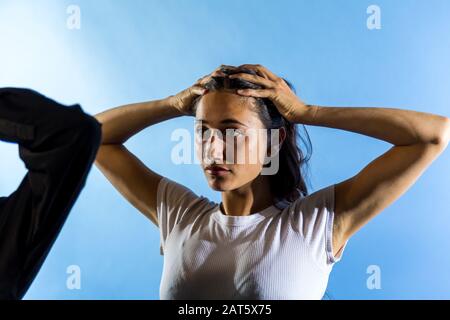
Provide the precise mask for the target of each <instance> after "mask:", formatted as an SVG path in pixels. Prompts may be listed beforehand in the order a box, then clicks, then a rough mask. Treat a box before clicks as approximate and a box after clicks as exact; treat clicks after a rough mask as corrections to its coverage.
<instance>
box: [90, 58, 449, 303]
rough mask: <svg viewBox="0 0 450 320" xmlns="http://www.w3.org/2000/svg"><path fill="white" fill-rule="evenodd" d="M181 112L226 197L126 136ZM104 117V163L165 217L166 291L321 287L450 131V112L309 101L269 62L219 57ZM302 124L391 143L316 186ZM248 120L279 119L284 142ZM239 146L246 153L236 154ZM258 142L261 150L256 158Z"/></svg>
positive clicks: (254, 295) (275, 294)
mask: <svg viewBox="0 0 450 320" xmlns="http://www.w3.org/2000/svg"><path fill="white" fill-rule="evenodd" d="M238 89H239V90H238ZM182 115H191V116H195V118H196V123H197V124H196V134H197V135H196V144H197V146H198V148H197V150H200V151H199V152H197V156H198V157H199V159H201V166H202V169H203V170H204V173H205V176H206V179H207V181H208V184H209V186H210V187H211V188H212V189H214V190H216V191H219V192H221V198H222V201H221V202H220V204H218V203H215V202H213V201H210V200H209V199H207V198H206V197H204V196H199V195H197V194H195V193H194V192H193V191H191V190H190V189H189V188H187V187H185V186H183V185H181V184H179V183H177V182H175V181H173V180H171V179H169V178H167V177H162V176H161V175H159V174H158V173H156V172H154V171H152V170H150V169H149V168H147V167H146V166H145V165H144V164H143V163H142V162H141V161H139V160H138V159H137V158H136V157H135V156H133V154H132V153H130V152H129V151H128V150H127V149H126V148H125V147H124V145H123V143H124V142H125V141H126V140H127V139H128V138H130V137H131V136H133V135H134V134H136V133H138V132H139V131H141V130H142V129H144V128H146V127H148V126H150V125H153V124H155V123H158V122H161V121H165V120H168V119H171V118H175V117H179V116H182ZM96 118H97V119H98V120H99V121H100V122H101V123H102V124H103V126H102V133H103V141H102V145H101V147H100V150H99V152H98V154H97V159H96V165H97V166H98V167H99V168H100V170H101V171H102V172H103V173H104V174H105V176H106V177H107V178H108V179H109V181H110V182H111V183H112V184H113V185H114V186H115V187H116V188H117V189H118V190H119V191H120V192H121V193H122V195H123V196H124V197H125V198H126V199H128V200H129V201H130V202H131V203H132V204H133V205H134V206H135V207H136V208H137V209H138V210H140V211H141V212H142V213H143V214H144V215H146V216H147V217H148V218H149V219H150V220H151V221H153V222H154V223H155V224H156V225H157V226H158V227H159V230H160V236H161V254H164V269H163V274H162V281H161V286H160V296H161V299H321V298H322V297H323V294H324V292H325V289H326V286H327V282H328V277H329V274H330V272H331V269H332V267H333V265H334V264H335V263H336V262H337V261H339V260H340V259H341V257H342V253H343V250H344V248H345V246H346V243H347V241H348V240H349V238H350V237H351V236H352V235H353V234H354V233H355V232H356V231H357V230H358V229H360V228H361V227H362V226H363V225H365V224H366V223H367V222H368V221H369V220H370V219H372V218H373V217H374V216H375V215H377V214H378V213H380V212H381V211H382V210H383V209H385V208H386V207H387V206H389V205H390V204H392V203H393V202H394V201H395V200H396V199H398V198H399V197H400V196H401V195H402V194H403V193H405V192H406V191H407V190H408V188H409V187H411V185H412V184H413V183H414V182H415V181H416V180H417V179H418V177H419V176H420V175H421V174H422V173H423V172H424V170H425V169H426V168H427V167H428V166H429V165H430V164H431V163H432V161H433V160H434V159H436V158H437V157H438V156H439V154H441V153H442V152H443V150H444V149H445V148H446V146H447V144H448V141H449V137H450V120H449V119H448V118H446V117H443V116H439V115H433V114H427V113H421V112H415V111H408V110H399V109H388V108H357V107H348V108H347V107H324V106H317V105H307V104H305V103H304V102H302V101H301V100H300V99H299V98H298V97H297V96H296V94H295V93H294V91H293V88H292V87H291V86H290V85H289V83H288V82H287V81H286V80H284V79H283V78H280V77H278V76H276V75H275V74H273V73H272V72H271V71H269V70H268V69H267V68H265V67H263V66H261V65H242V66H239V67H232V66H221V67H220V68H218V69H216V70H215V71H214V72H213V73H212V74H210V75H208V76H205V77H203V78H201V79H199V80H198V81H197V82H196V83H195V84H194V85H193V86H191V87H189V88H188V89H186V90H184V91H182V92H180V93H178V94H177V95H173V96H170V97H168V98H165V99H161V100H157V101H151V102H144V103H136V104H130V105H126V106H122V107H118V108H115V109H111V110H108V111H105V112H103V113H101V114H99V115H97V116H96ZM296 124H306V125H314V126H324V127H329V128H338V129H343V130H348V131H352V132H356V133H360V134H364V135H367V136H371V137H375V138H378V139H382V140H384V141H387V142H390V143H392V144H393V145H394V146H393V147H392V148H391V149H390V150H388V151H387V152H386V153H385V154H383V155H381V156H380V157H378V158H377V159H375V160H374V161H372V162H371V163H369V164H368V165H367V166H366V167H365V168H364V169H363V170H361V171H360V172H359V173H358V174H356V175H355V176H354V177H351V178H349V179H347V180H345V181H342V182H339V183H336V184H332V185H330V186H327V187H326V188H323V189H321V190H318V191H316V192H314V193H313V194H310V195H308V192H307V188H306V186H305V183H304V179H303V176H302V173H301V170H300V169H301V168H300V166H302V165H303V164H305V162H306V160H307V159H306V157H304V156H303V154H302V152H301V150H299V148H297V145H296V134H297V131H296V130H297V129H296ZM227 129H228V130H227ZM230 129H231V130H230ZM251 129H267V130H268V129H275V130H276V129H278V131H276V132H278V133H279V134H278V139H277V140H276V142H278V143H279V146H281V147H280V148H278V149H276V148H274V149H272V146H270V148H269V144H268V143H267V141H271V139H269V136H270V137H272V135H271V132H272V131H269V130H268V131H267V135H266V137H267V138H268V139H266V140H264V139H250V138H249V137H251V135H250V134H247V133H248V132H249V131H250V130H251ZM220 133H222V134H220ZM225 136H226V139H225V138H224V137H225ZM275 136H276V135H275ZM239 139H240V140H239ZM230 141H231V143H230ZM239 141H240V142H239ZM231 149H232V150H234V154H239V152H241V154H244V155H245V159H246V161H244V162H242V161H241V162H237V161H236V158H235V157H232V158H230V156H229V152H228V151H230V150H231ZM273 150H274V151H273ZM272 151H273V152H272ZM255 152H256V153H257V154H258V156H262V158H261V157H258V159H259V160H258V161H256V162H252V163H250V161H247V159H249V158H248V157H249V155H250V154H253V153H255ZM275 156H276V157H277V159H278V160H279V166H278V170H276V172H274V173H273V174H262V172H263V170H264V169H265V167H264V166H265V160H266V158H267V157H271V159H275V158H274V157H275ZM261 159H264V162H263V161H260V160H261Z"/></svg>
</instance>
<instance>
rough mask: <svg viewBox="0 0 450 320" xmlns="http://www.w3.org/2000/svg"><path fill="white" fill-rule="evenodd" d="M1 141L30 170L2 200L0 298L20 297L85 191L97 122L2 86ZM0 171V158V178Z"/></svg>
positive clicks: (79, 112)
mask: <svg viewBox="0 0 450 320" xmlns="http://www.w3.org/2000/svg"><path fill="white" fill-rule="evenodd" d="M0 140H3V141H6V142H11V143H17V144H18V145H19V156H20V158H21V159H22V160H23V161H24V163H25V166H26V168H27V170H28V172H27V174H26V175H25V177H24V178H23V180H22V182H21V183H20V185H19V187H18V188H17V190H16V191H14V192H13V193H12V194H11V195H10V196H9V197H2V198H0V299H21V298H23V296H24V295H25V293H26V291H27V290H28V288H29V286H30V285H31V283H32V281H33V279H34V278H35V276H36V275H37V273H38V271H39V269H40V267H41V266H42V264H43V262H44V260H45V258H46V257H47V255H48V253H49V251H50V248H51V247H52V245H53V243H54V241H55V240H56V237H57V236H58V234H59V232H60V230H61V228H62V226H63V224H64V222H65V220H66V218H67V216H68V213H69V211H70V210H71V208H72V207H73V205H74V203H75V200H76V199H77V197H78V195H79V193H80V191H81V189H82V188H83V187H84V184H85V182H86V178H87V175H88V172H89V170H90V168H91V166H92V163H93V161H94V160H95V156H96V153H97V150H98V148H99V145H100V140H101V124H100V123H99V122H97V120H96V119H95V118H93V117H91V116H89V115H87V114H85V113H84V112H83V110H82V109H81V107H80V105H78V104H76V105H72V106H64V105H61V104H59V103H57V102H55V101H53V100H51V99H49V98H47V97H45V96H44V95H42V94H40V93H38V92H36V91H33V90H30V89H22V88H1V89H0ZM1 171H2V168H1V155H0V179H1V174H2V172H1Z"/></svg>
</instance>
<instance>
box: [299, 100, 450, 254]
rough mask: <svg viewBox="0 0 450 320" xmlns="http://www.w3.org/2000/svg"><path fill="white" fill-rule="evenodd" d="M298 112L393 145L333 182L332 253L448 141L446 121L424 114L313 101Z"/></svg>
mask: <svg viewBox="0 0 450 320" xmlns="http://www.w3.org/2000/svg"><path fill="white" fill-rule="evenodd" d="M305 107H306V108H305ZM297 110H298V112H297V113H296V112H294V113H292V117H293V120H294V121H295V122H298V123H303V124H308V125H314V126H324V127H329V128H336V129H343V130H347V131H352V132H356V133H360V134H364V135H367V136H371V137H374V138H377V139H381V140H384V141H387V142H390V143H392V144H394V146H393V147H392V148H390V149H389V150H388V151H387V152H386V153H384V154H382V155H381V156H379V157H378V158H376V159H375V160H373V161H372V162H370V163H369V164H368V165H367V166H366V167H365V168H363V169H362V170H361V171H360V172H359V173H358V174H356V175H355V176H353V177H351V178H349V179H347V180H344V181H342V182H340V183H337V184H336V185H335V223H334V227H333V248H334V250H333V251H334V253H335V254H336V253H337V252H339V250H340V248H341V247H342V246H343V244H344V243H345V241H347V240H348V239H349V238H350V237H351V236H352V235H353V234H354V233H355V232H356V231H358V230H359V229H360V228H361V227H362V226H363V225H365V224H366V223H367V222H368V221H369V220H371V219H372V218H373V217H374V216H376V215H377V214H378V213H380V212H381V211H383V210H384V209H385V208H386V207H388V206H389V205H390V204H391V203H393V202H394V201H395V200H396V199H398V198H399V197H400V196H401V195H402V194H404V193H405V192H406V191H407V190H408V189H409V188H410V187H411V186H412V185H413V184H414V183H415V182H416V180H417V179H418V178H419V177H420V176H421V174H422V173H423V172H424V171H425V169H426V168H427V167H428V166H429V165H430V164H431V163H432V162H433V161H434V160H435V159H436V158H437V157H438V156H439V155H440V154H441V153H442V152H443V151H444V149H445V148H446V147H447V145H448V142H449V140H450V119H449V118H446V117H443V116H439V115H434V114H429V113H423V112H417V111H410V110H400V109H392V108H369V107H324V106H317V105H306V106H300V105H299V108H298V109H297Z"/></svg>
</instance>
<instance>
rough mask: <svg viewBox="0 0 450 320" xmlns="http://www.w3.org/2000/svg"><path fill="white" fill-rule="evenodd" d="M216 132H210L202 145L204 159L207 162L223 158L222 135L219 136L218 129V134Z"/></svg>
mask: <svg viewBox="0 0 450 320" xmlns="http://www.w3.org/2000/svg"><path fill="white" fill-rule="evenodd" d="M216 132H217V131H213V132H212V133H211V136H210V137H208V139H207V141H206V144H205V147H204V154H205V160H206V161H207V162H209V163H213V162H215V161H216V162H217V161H218V160H220V161H222V160H223V153H224V141H223V137H221V136H220V131H219V133H218V134H216Z"/></svg>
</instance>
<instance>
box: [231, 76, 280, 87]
mask: <svg viewBox="0 0 450 320" xmlns="http://www.w3.org/2000/svg"><path fill="white" fill-rule="evenodd" d="M229 78H230V79H234V78H239V79H243V80H246V81H249V82H252V83H255V84H259V85H262V86H264V87H266V88H268V89H271V88H273V87H274V83H273V82H272V81H271V80H269V79H266V78H263V77H260V76H256V75H253V74H249V73H235V74H232V75H230V76H229Z"/></svg>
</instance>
